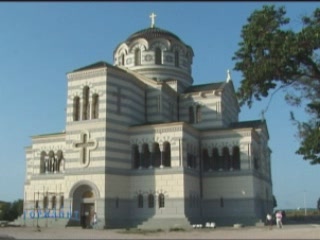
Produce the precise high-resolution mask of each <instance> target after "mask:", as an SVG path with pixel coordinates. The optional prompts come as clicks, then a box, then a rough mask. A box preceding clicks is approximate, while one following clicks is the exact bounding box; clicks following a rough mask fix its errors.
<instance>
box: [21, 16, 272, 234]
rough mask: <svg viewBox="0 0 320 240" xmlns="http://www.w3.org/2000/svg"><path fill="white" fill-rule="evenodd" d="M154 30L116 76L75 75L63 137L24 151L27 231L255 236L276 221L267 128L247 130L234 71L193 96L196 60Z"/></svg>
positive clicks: (127, 48)
mask: <svg viewBox="0 0 320 240" xmlns="http://www.w3.org/2000/svg"><path fill="white" fill-rule="evenodd" d="M150 18H151V25H150V27H148V28H145V29H142V30H140V31H137V32H135V33H133V34H132V35H130V36H129V37H128V38H127V39H126V40H124V41H123V42H121V43H119V45H118V46H116V48H115V50H114V52H113V64H110V63H107V62H103V61H101V62H96V63H93V64H90V65H88V66H84V67H81V68H78V69H76V70H73V71H71V72H69V73H67V76H66V77H67V99H66V116H65V117H66V122H65V127H64V131H62V132H57V133H50V134H42V135H36V136H32V137H31V144H30V146H28V147H26V148H25V152H26V178H25V183H24V212H23V216H22V217H21V219H22V221H23V223H24V225H27V226H39V227H53V226H55V227H57V226H61V227H66V226H79V227H84V228H87V227H90V225H91V224H92V220H93V216H94V215H96V216H97V223H96V225H97V227H98V228H101V229H103V228H128V227H136V228H141V229H152V228H154V229H159V228H161V229H170V228H177V227H179V228H190V227H192V225H194V224H205V223H208V222H210V223H212V222H214V223H216V225H218V226H219V225H220V226H222V225H232V224H235V223H243V224H248V225H250V224H255V223H256V222H258V221H259V220H260V219H264V218H265V216H266V214H267V213H270V212H272V210H273V192H272V179H271V150H270V148H269V147H268V140H269V135H268V129H267V124H266V121H265V120H264V119H262V120H261V119H259V120H251V121H239V120H238V117H239V113H240V108H239V104H238V101H237V98H236V95H235V89H234V85H233V82H232V79H231V76H230V73H229V71H228V72H227V74H226V79H224V80H222V81H216V82H210V83H207V84H201V85H194V84H193V83H194V80H193V77H192V62H193V56H194V52H193V49H192V48H191V46H189V45H187V44H186V43H184V42H183V41H182V40H181V38H180V37H178V36H177V35H175V34H174V33H172V32H170V31H168V30H165V29H162V28H159V27H156V26H155V15H154V14H152V15H151V16H150ZM61 107H64V106H61Z"/></svg>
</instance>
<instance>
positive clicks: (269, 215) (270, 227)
mask: <svg viewBox="0 0 320 240" xmlns="http://www.w3.org/2000/svg"><path fill="white" fill-rule="evenodd" d="M267 225H268V226H269V229H270V230H271V229H272V216H271V214H269V213H268V214H267Z"/></svg>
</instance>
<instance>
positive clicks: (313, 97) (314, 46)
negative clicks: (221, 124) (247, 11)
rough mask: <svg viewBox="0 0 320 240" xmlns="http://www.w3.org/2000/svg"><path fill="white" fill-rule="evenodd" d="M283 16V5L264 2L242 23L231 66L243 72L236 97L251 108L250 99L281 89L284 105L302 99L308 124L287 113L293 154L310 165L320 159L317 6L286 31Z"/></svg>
mask: <svg viewBox="0 0 320 240" xmlns="http://www.w3.org/2000/svg"><path fill="white" fill-rule="evenodd" d="M285 15H286V10H285V8H284V7H279V8H278V9H276V8H275V6H274V5H271V6H263V8H262V9H261V10H256V11H254V12H253V13H252V14H251V16H250V17H249V18H248V23H247V24H246V25H244V26H243V28H242V32H241V37H242V41H241V42H240V43H239V49H238V51H236V52H235V54H234V57H233V60H236V63H235V68H234V69H235V70H237V71H241V72H242V75H243V79H242V80H241V86H240V88H239V90H238V91H237V96H238V98H239V101H240V105H244V104H247V105H248V106H249V107H251V106H252V104H253V101H254V100H257V101H259V100H261V99H262V98H264V97H268V96H269V94H270V92H271V91H277V90H279V89H284V90H287V95H286V97H285V100H286V101H287V102H288V104H291V105H293V106H300V105H301V103H302V102H306V111H307V113H308V116H309V117H310V118H309V121H308V122H299V121H298V120H296V119H295V118H294V114H293V113H291V119H292V121H293V123H294V124H296V125H297V127H298V136H299V139H300V141H301V144H300V148H299V149H298V150H297V151H296V153H297V154H300V155H303V158H304V159H305V160H311V164H315V163H320V144H319V142H320V130H319V127H320V55H319V54H320V8H317V9H315V10H314V12H313V15H311V16H305V17H302V19H301V24H302V27H301V29H300V30H299V31H297V32H294V31H293V30H290V29H288V26H287V25H288V24H289V23H290V19H289V18H287V17H286V16H285ZM285 27H287V28H285ZM288 90H293V91H292V92H290V93H289V92H288Z"/></svg>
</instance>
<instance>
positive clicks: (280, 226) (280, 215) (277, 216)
mask: <svg viewBox="0 0 320 240" xmlns="http://www.w3.org/2000/svg"><path fill="white" fill-rule="evenodd" d="M276 221H277V226H278V228H282V213H281V211H278V212H277V213H276Z"/></svg>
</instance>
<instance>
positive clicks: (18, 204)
mask: <svg viewBox="0 0 320 240" xmlns="http://www.w3.org/2000/svg"><path fill="white" fill-rule="evenodd" d="M22 213H23V200H22V199H19V200H17V201H14V202H12V203H4V204H3V205H2V208H1V213H0V220H7V221H13V220H15V219H17V218H18V217H19V216H21V215H22Z"/></svg>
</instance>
